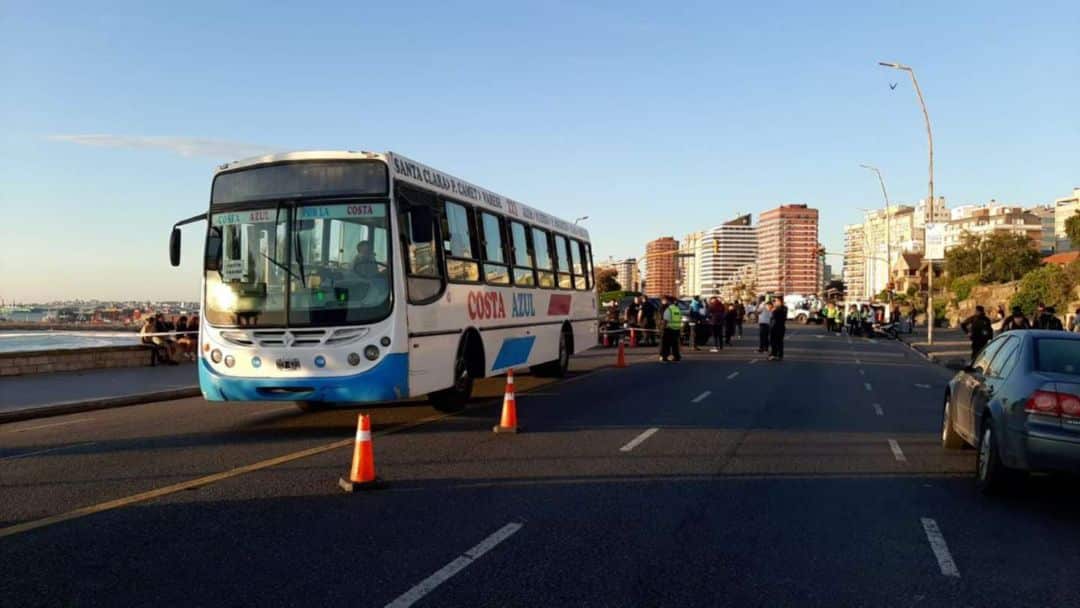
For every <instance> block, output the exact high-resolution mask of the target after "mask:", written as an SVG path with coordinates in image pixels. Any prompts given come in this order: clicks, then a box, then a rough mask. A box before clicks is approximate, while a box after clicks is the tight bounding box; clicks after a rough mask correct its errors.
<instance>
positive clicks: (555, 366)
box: [533, 329, 572, 378]
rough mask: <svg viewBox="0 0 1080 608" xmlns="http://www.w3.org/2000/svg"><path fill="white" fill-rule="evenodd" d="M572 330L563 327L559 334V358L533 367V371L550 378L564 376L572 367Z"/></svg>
mask: <svg viewBox="0 0 1080 608" xmlns="http://www.w3.org/2000/svg"><path fill="white" fill-rule="evenodd" d="M571 340H572V338H571V337H570V332H569V331H568V330H566V329H563V330H562V332H561V333H560V334H559V358H558V359H555V360H554V361H549V362H547V363H543V364H540V365H537V366H534V367H533V373H534V374H536V375H537V376H543V377H548V378H562V377H563V376H565V375H566V370H567V369H569V368H570V350H571V346H570V341H571Z"/></svg>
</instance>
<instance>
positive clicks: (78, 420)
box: [8, 418, 93, 433]
mask: <svg viewBox="0 0 1080 608" xmlns="http://www.w3.org/2000/svg"><path fill="white" fill-rule="evenodd" d="M91 420H93V418H78V419H76V420H65V421H63V422H51V423H49V424H39V425H37V426H27V427H23V428H21V429H14V430H11V431H8V432H9V433H25V432H26V431H36V430H37V429H47V428H50V427H54V426H65V425H68V424H79V423H80V422H90V421H91Z"/></svg>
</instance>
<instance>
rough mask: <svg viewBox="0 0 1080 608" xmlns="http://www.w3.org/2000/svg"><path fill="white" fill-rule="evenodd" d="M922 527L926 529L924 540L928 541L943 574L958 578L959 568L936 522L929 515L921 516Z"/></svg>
mask: <svg viewBox="0 0 1080 608" xmlns="http://www.w3.org/2000/svg"><path fill="white" fill-rule="evenodd" d="M922 527H923V530H924V531H926V540H928V541H930V549H931V550H932V551H933V552H934V557H936V558H937V563H938V567H939V568H941V573H942V574H944V575H945V576H953V577H956V578H960V570H959V569H958V568H957V567H956V562H954V561H953V558H952V554H951V553H949V545H947V544H945V537H944V536H942V535H941V529H940V528H938V525H937V522H936V521H934V520H933V519H930V518H929V517H923V518H922Z"/></svg>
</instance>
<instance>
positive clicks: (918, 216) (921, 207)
mask: <svg viewBox="0 0 1080 608" xmlns="http://www.w3.org/2000/svg"><path fill="white" fill-rule="evenodd" d="M926 200H927V199H925V198H924V199H921V200H920V201H919V202H918V203H917V204H916V205H915V225H916V226H918V227H919V228H926V224H927V222H931V223H935V224H936V223H940V222H947V221H949V220H950V219H952V217H951V216H950V214H949V206H948V204H946V202H945V197H944V196H939V197H937V198H936V201H937V202H935V203H934V217H933V218H931V217H930V209H928V208H927V206H926Z"/></svg>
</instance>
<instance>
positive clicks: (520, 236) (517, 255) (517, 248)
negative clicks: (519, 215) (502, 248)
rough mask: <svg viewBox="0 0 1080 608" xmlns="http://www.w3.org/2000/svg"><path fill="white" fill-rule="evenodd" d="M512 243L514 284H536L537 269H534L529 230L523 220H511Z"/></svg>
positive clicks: (530, 285) (528, 285) (525, 285)
mask: <svg viewBox="0 0 1080 608" xmlns="http://www.w3.org/2000/svg"><path fill="white" fill-rule="evenodd" d="M510 245H511V247H512V249H513V252H514V285H522V286H524V287H533V286H535V285H536V271H535V270H534V269H533V267H534V266H535V264H534V263H533V252H532V247H531V246H530V243H529V231H528V230H526V229H525V225H524V224H522V223H521V222H510Z"/></svg>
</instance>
